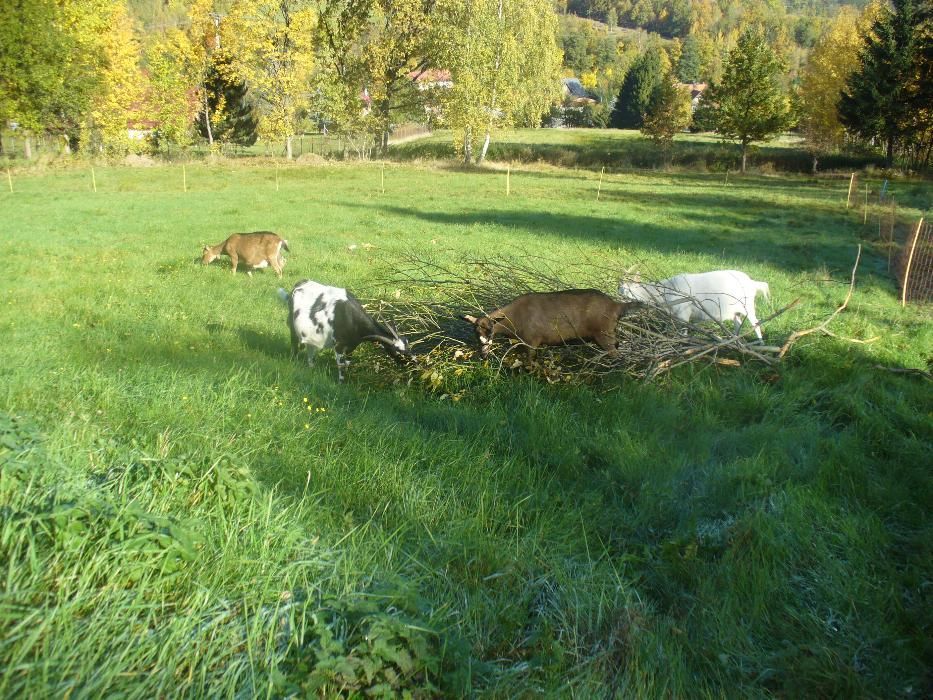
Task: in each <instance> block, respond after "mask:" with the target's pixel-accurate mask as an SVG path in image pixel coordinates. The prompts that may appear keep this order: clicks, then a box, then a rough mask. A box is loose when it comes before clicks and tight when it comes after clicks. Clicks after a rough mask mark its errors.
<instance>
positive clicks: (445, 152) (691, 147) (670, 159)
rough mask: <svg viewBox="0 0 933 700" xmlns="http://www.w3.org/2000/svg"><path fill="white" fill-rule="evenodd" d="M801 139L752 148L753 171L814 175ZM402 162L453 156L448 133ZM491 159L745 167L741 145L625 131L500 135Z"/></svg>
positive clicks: (594, 165) (407, 147)
mask: <svg viewBox="0 0 933 700" xmlns="http://www.w3.org/2000/svg"><path fill="white" fill-rule="evenodd" d="M801 144H802V139H801V138H800V137H799V136H796V135H790V134H788V135H784V136H781V137H779V138H776V139H774V140H772V141H769V142H768V143H758V144H753V145H752V146H751V147H750V149H749V158H748V167H749V168H750V169H751V170H753V171H760V172H767V173H771V172H787V173H809V172H811V170H812V167H813V162H812V157H811V156H810V155H808V154H807V153H806V151H805V150H804V149H802V148H801ZM393 154H394V157H396V158H399V159H402V160H411V159H428V160H432V159H438V158H451V159H452V158H454V155H455V154H454V149H453V146H452V141H451V136H450V133H449V132H445V131H439V132H437V133H436V134H434V135H433V136H432V137H431V138H425V139H418V140H417V141H412V142H410V143H406V144H400V145H398V146H396V147H395V148H394V149H393ZM489 158H490V159H491V160H496V161H500V162H506V161H511V162H513V163H547V164H550V165H554V166H558V167H563V168H577V167H580V168H589V169H591V170H592V169H596V170H598V169H599V168H601V167H605V168H606V169H607V170H608V171H609V172H614V171H615V172H619V171H628V170H633V169H648V170H652V169H662V170H670V169H672V168H673V169H678V170H690V171H703V172H718V173H725V172H726V171H727V170H731V171H733V172H735V171H737V170H738V169H739V167H740V165H741V152H740V150H739V147H738V146H737V145H736V144H734V143H732V142H730V141H724V140H723V139H721V138H719V137H718V136H717V135H715V134H712V133H701V134H677V135H676V136H675V137H674V141H673V144H672V146H671V150H670V152H669V153H668V154H663V153H661V152H660V151H659V150H658V148H657V146H655V145H654V144H653V143H652V142H651V141H650V140H649V139H646V138H645V137H644V136H642V134H641V133H640V132H639V131H634V130H620V129H519V130H514V131H507V132H504V133H501V134H497V135H496V138H494V139H493V141H492V143H491V144H490V147H489ZM881 162H882V159H881V158H880V157H878V156H877V155H876V156H871V155H868V154H844V153H839V154H831V155H829V154H828V155H825V156H822V157H821V158H820V161H819V169H820V171H821V172H830V171H845V172H851V171H852V170H862V169H863V168H873V167H875V166H877V165H880V164H881Z"/></svg>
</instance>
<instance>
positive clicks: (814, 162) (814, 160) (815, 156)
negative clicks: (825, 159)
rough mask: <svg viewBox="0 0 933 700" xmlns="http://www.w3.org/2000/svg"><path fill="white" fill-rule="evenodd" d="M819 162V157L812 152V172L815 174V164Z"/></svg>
mask: <svg viewBox="0 0 933 700" xmlns="http://www.w3.org/2000/svg"><path fill="white" fill-rule="evenodd" d="M819 163H820V159H819V157H818V156H817V155H816V154H815V153H814V154H813V174H814V175H816V169H817V166H818V165H819Z"/></svg>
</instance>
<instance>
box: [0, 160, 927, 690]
mask: <svg viewBox="0 0 933 700" xmlns="http://www.w3.org/2000/svg"><path fill="white" fill-rule="evenodd" d="M384 172H385V175H384V183H385V184H384V187H385V192H384V194H383V192H382V173H381V166H380V165H379V164H332V165H319V166H302V165H290V166H286V165H284V164H283V165H282V166H281V167H278V168H276V167H273V165H272V164H271V161H270V162H268V163H266V164H265V165H256V166H248V165H243V164H227V165H223V164H221V165H211V166H209V165H193V164H189V165H188V166H186V168H185V172H184V173H183V172H182V167H181V166H175V165H173V166H159V167H154V168H136V169H131V168H118V167H102V166H97V167H96V168H95V171H94V181H96V187H97V192H96V193H95V192H93V191H92V186H93V183H92V179H91V171H90V168H67V169H61V170H50V171H46V172H43V173H29V172H18V171H14V173H13V187H14V192H13V193H12V194H10V193H9V192H8V191H6V192H2V193H0V256H2V259H3V261H4V274H3V276H2V279H0V293H2V296H0V300H2V303H0V358H2V360H0V378H2V382H0V469H2V471H0V512H2V523H0V576H2V583H0V665H2V666H3V667H4V673H3V674H2V677H0V696H6V697H47V696H61V695H70V694H77V695H78V696H97V695H104V694H107V695H110V694H114V695H122V696H127V697H141V698H150V697H155V696H166V697H176V696H180V695H189V696H252V695H264V696H265V695H268V696H272V697H281V696H286V695H292V694H297V695H298V696H306V695H308V696H321V697H332V696H334V695H336V694H344V695H354V694H361V695H372V696H377V697H394V696H396V695H398V694H400V693H401V692H403V691H406V690H407V691H410V692H411V693H412V694H413V695H414V696H416V697H435V696H449V697H460V696H471V695H477V696H490V697H515V696H524V697H537V696H539V695H541V694H545V695H548V696H555V697H570V696H573V697H607V696H612V695H613V694H615V695H617V696H619V697H659V696H673V697H705V696H715V697H759V696H772V695H774V696H782V697H804V696H809V697H827V696H833V697H857V696H874V697H921V696H925V695H928V694H929V693H930V692H931V689H933V686H931V683H933V678H931V675H930V672H929V668H930V664H931V661H933V646H931V641H930V640H931V638H933V634H931V633H933V613H931V610H933V605H931V600H930V590H931V589H930V586H931V580H933V551H931V549H933V530H931V525H930V509H931V504H933V503H931V495H933V488H931V486H933V484H931V469H930V465H931V464H933V450H931V439H933V413H931V410H933V403H931V400H930V397H931V391H930V389H931V385H930V383H929V382H928V381H926V380H924V379H923V378H921V377H919V376H916V375H909V374H900V373H894V372H890V371H888V370H886V369H879V368H877V366H879V365H880V366H882V367H889V368H896V369H900V368H925V367H926V366H927V362H928V361H929V359H930V357H931V354H933V331H931V323H930V321H931V315H930V310H929V307H914V306H910V307H908V308H906V309H902V308H901V307H900V304H899V303H898V300H897V290H896V287H895V285H894V283H893V281H892V280H891V279H890V277H889V276H888V274H887V258H886V256H885V255H884V254H883V253H882V252H881V251H880V250H879V249H878V248H877V247H876V245H875V244H874V243H872V242H871V240H873V239H874V237H875V235H874V233H875V232H876V229H873V228H872V225H871V224H869V226H866V227H863V225H862V216H861V211H860V210H859V211H858V212H847V211H846V209H845V205H844V196H845V187H846V184H847V183H845V182H844V181H842V180H821V181H813V180H810V179H807V178H802V177H792V176H784V177H765V176H761V175H749V176H746V177H735V176H732V177H730V180H729V182H728V183H726V182H725V180H724V178H723V176H722V174H700V173H696V174H690V173H681V174H677V173H663V172H658V173H648V172H643V173H635V174H612V175H607V176H604V179H603V181H602V184H601V186H600V185H599V184H598V181H599V173H598V172H593V171H584V170H569V169H558V168H550V167H536V168H532V167H530V166H525V167H514V168H513V169H512V170H511V173H510V176H509V177H510V182H509V186H510V190H511V191H510V194H509V196H508V197H506V192H505V188H506V172H505V170H504V168H496V167H490V168H488V169H483V170H477V171H462V170H459V169H457V168H455V167H449V166H445V165H436V164H417V165H403V164H398V163H389V164H387V165H386V166H385V171H384ZM183 177H184V178H185V179H184V182H183ZM183 187H187V192H184V191H183ZM597 187H601V190H600V197H599V201H598V202H597V201H596V190H597ZM895 188H897V189H898V192H899V195H900V196H902V197H903V200H902V201H904V202H905V203H910V202H917V203H921V204H922V205H923V206H926V202H928V201H929V193H930V189H929V186H928V185H927V186H924V185H922V184H916V183H913V184H911V183H896V184H895ZM920 213H921V212H920V211H918V210H913V211H908V212H906V214H907V215H908V218H909V217H910V216H919V215H920ZM876 226H877V224H875V227H876ZM260 229H268V230H273V231H276V232H278V233H280V234H281V235H282V236H284V237H285V238H287V239H288V241H289V243H290V246H291V250H292V252H291V254H290V255H288V256H287V257H288V264H287V266H286V268H285V277H284V280H283V281H282V283H280V282H279V280H277V279H276V277H275V275H274V274H273V273H272V272H271V271H261V272H257V273H254V275H253V276H252V278H249V277H247V276H246V275H243V274H237V275H236V276H232V275H230V274H229V268H228V266H227V265H226V264H220V263H215V264H214V265H211V266H209V267H206V268H205V267H202V266H201V265H200V264H199V253H200V249H201V247H202V245H203V244H205V243H212V244H213V243H217V242H219V241H221V240H222V239H224V238H225V237H226V236H227V235H228V234H229V233H232V232H237V231H251V230H260ZM860 242H864V243H865V245H864V247H863V251H862V260H861V263H860V266H859V270H858V277H857V285H856V289H855V293H854V296H853V298H852V301H851V302H850V305H849V309H848V310H847V311H846V312H845V313H843V314H841V315H840V316H839V317H838V318H837V319H836V320H835V321H834V323H833V325H832V326H831V328H832V330H833V331H834V332H836V333H838V334H839V335H841V336H844V337H848V338H855V339H862V340H864V339H869V338H874V337H877V339H876V340H875V341H874V342H872V343H869V344H856V343H849V342H845V341H843V340H836V339H833V338H829V337H824V336H820V335H817V334H814V335H812V336H808V337H807V338H805V339H803V340H801V341H800V342H799V343H798V344H797V345H796V346H795V347H794V348H793V350H792V352H791V353H790V355H789V357H788V358H787V359H786V360H785V361H784V362H783V364H782V365H781V366H780V367H779V368H777V369H776V370H775V369H772V368H765V367H755V366H746V367H741V368H734V367H721V368H709V367H707V368H701V367H699V366H696V367H685V368H683V370H682V371H678V372H675V373H674V374H672V375H669V376H666V377H664V378H662V379H661V380H659V381H657V382H655V383H653V384H648V385H646V384H642V383H638V382H635V381H633V380H631V379H626V378H624V377H616V378H610V379H607V380H605V381H603V382H599V383H596V384H594V385H590V386H551V385H548V384H546V383H543V382H541V381H538V380H536V379H533V378H531V377H528V376H524V375H520V374H519V375H516V374H500V375H498V376H497V375H495V374H494V373H492V372H487V373H484V372H476V373H468V374H467V375H466V377H467V378H466V379H464V381H463V384H462V388H463V393H462V398H460V400H459V401H456V402H454V401H451V400H450V398H449V397H442V396H441V395H439V392H431V391H430V390H429V388H427V387H425V386H422V385H420V384H419V383H418V382H417V381H415V382H412V383H411V384H410V385H408V384H406V383H404V382H397V381H395V379H397V378H398V376H399V375H397V374H391V373H389V372H388V370H387V369H386V367H385V363H384V362H380V361H379V354H378V353H377V351H376V350H375V349H371V348H361V349H360V351H358V353H357V355H355V357H356V359H357V362H355V363H354V365H353V366H351V368H350V372H349V377H348V381H347V382H346V383H345V384H343V385H340V384H338V383H337V382H336V370H335V367H334V365H333V359H332V355H329V354H326V353H325V354H324V355H322V356H321V357H320V358H319V360H318V364H317V366H315V367H314V368H310V369H309V368H308V367H307V366H306V365H305V364H304V363H302V362H295V361H291V360H290V359H289V357H288V330H287V327H286V324H285V317H286V311H285V309H284V307H283V306H281V304H280V302H279V301H278V299H277V297H276V293H275V292H276V289H277V287H278V286H280V284H282V286H286V287H289V288H290V287H291V285H292V284H294V282H296V281H297V280H299V279H303V278H311V279H315V280H317V281H320V282H324V283H327V284H334V285H339V286H348V287H350V288H351V289H352V290H356V291H358V292H359V293H360V295H361V296H366V297H369V298H373V297H377V296H379V295H381V294H386V295H394V293H395V288H391V289H390V288H385V289H383V288H382V287H381V286H380V284H379V283H378V281H379V280H382V279H385V277H386V274H387V271H391V269H392V267H393V265H397V264H398V261H399V259H400V258H401V257H402V256H404V255H406V254H411V253H414V254H417V255H419V256H433V257H434V259H436V260H438V261H441V262H449V263H451V264H456V263H457V262H458V261H459V260H461V259H462V258H463V257H465V256H469V255H477V254H482V255H485V256H495V255H501V256H502V257H503V259H508V258H515V257H519V258H521V257H525V256H528V255H530V254H535V255H540V256H544V257H547V258H549V259H551V260H557V261H561V260H567V261H573V262H575V263H579V262H580V261H586V260H592V261H593V262H594V264H599V265H602V266H617V267H618V269H619V271H620V273H621V272H622V271H623V270H625V269H627V268H629V267H630V266H632V265H638V266H639V268H640V269H641V270H643V274H645V275H646V276H656V277H662V276H667V275H671V274H675V273H677V272H682V271H688V270H702V269H717V268H723V267H725V268H738V269H741V270H744V271H746V272H748V273H749V274H750V275H751V276H752V277H753V278H754V279H760V280H766V281H768V282H769V283H770V286H771V292H772V296H773V304H774V308H775V309H777V308H780V307H782V306H784V305H785V304H788V303H790V302H791V301H793V300H794V299H796V298H798V297H799V298H800V299H801V303H800V304H799V306H797V307H795V308H794V309H792V310H791V311H789V312H787V313H785V314H783V315H781V316H780V317H778V318H777V319H775V320H774V321H773V322H772V323H770V324H767V325H766V326H765V338H766V341H767V342H769V343H775V344H779V343H780V342H781V340H782V339H784V338H786V336H788V335H789V334H790V333H791V332H792V331H793V330H795V329H801V328H806V327H810V326H813V325H815V324H816V323H817V322H818V321H819V320H821V319H822V318H824V317H826V316H827V315H828V314H830V313H831V312H832V311H833V309H835V308H836V307H837V306H838V304H839V303H840V302H841V301H842V300H843V298H844V297H845V294H846V291H847V288H848V281H849V275H850V271H851V268H852V265H853V263H854V261H855V256H856V250H857V246H858V244H859V243H860ZM353 246H355V247H353ZM607 291H610V292H611V291H613V290H607ZM399 293H400V294H401V295H403V298H404V295H405V293H406V290H405V289H400V290H399ZM759 303H760V305H761V309H760V313H759V315H760V316H763V317H764V316H767V315H768V314H769V313H770V311H769V310H768V309H769V307H768V306H767V304H765V302H763V301H760V302H759Z"/></svg>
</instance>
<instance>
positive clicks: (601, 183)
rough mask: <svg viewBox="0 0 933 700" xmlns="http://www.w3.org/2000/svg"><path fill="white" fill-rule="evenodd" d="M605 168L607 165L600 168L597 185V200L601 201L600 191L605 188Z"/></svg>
mask: <svg viewBox="0 0 933 700" xmlns="http://www.w3.org/2000/svg"><path fill="white" fill-rule="evenodd" d="M605 169H606V166H605V165H604V166H603V167H601V168H600V169H599V185H597V187H596V201H597V202H598V201H599V193H600V191H601V190H602V189H603V171H604V170H605Z"/></svg>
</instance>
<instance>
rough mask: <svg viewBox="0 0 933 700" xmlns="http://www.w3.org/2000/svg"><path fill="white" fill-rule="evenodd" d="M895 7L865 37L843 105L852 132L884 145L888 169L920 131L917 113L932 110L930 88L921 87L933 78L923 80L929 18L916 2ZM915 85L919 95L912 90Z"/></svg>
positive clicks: (901, 0) (900, 1)
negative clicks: (921, 72)
mask: <svg viewBox="0 0 933 700" xmlns="http://www.w3.org/2000/svg"><path fill="white" fill-rule="evenodd" d="M892 6H893V10H892V9H889V8H887V7H885V8H882V9H881V11H880V13H879V15H878V17H877V19H876V20H875V21H874V23H873V24H872V26H871V29H870V30H869V32H868V33H867V35H866V36H865V45H864V47H863V48H862V50H861V51H860V52H859V66H858V68H856V70H855V71H854V72H853V73H852V74H851V75H850V76H849V79H848V81H847V82H846V86H845V88H844V89H843V91H842V96H841V98H840V101H839V116H840V119H841V121H842V123H843V124H844V125H845V126H846V127H847V128H848V129H850V130H851V131H852V132H854V133H856V134H859V135H860V136H862V137H863V138H881V139H883V141H884V144H885V161H886V164H887V165H888V167H890V166H891V165H892V164H893V162H894V153H895V149H896V147H897V144H898V142H899V141H901V140H906V139H908V138H909V137H910V135H911V132H912V131H913V130H914V129H913V128H912V117H913V116H914V112H915V111H916V110H922V109H927V110H929V109H930V105H929V104H928V101H929V92H928V88H921V87H919V85H922V83H923V82H924V81H925V82H929V80H930V77H929V75H927V76H925V77H922V76H920V77H919V81H918V80H917V78H918V75H917V74H918V71H919V70H920V68H921V60H922V57H923V56H924V54H925V53H928V52H929V43H930V40H931V39H930V33H929V19H928V17H929V14H928V13H927V12H923V11H921V8H920V7H919V6H918V3H916V2H915V1H914V0H892ZM925 17H926V18H927V19H924V18H925ZM925 46H926V48H924V47H925ZM914 84H917V85H918V89H912V86H913V85H914ZM925 92H926V97H924V93H925Z"/></svg>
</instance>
